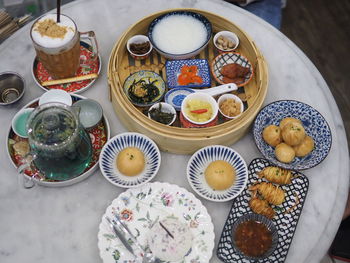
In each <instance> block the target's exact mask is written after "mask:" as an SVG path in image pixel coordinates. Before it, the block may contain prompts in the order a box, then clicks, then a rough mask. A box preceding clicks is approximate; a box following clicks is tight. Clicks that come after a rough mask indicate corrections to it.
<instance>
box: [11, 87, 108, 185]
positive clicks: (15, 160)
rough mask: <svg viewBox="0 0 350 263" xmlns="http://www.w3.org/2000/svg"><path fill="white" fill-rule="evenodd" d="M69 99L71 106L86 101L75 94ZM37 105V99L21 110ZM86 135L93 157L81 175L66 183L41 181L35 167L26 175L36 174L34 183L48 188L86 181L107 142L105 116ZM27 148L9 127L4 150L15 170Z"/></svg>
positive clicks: (26, 144) (95, 166)
mask: <svg viewBox="0 0 350 263" xmlns="http://www.w3.org/2000/svg"><path fill="white" fill-rule="evenodd" d="M71 97H72V100H73V105H74V103H75V102H77V101H79V100H82V99H86V98H85V97H83V96H79V95H76V94H71ZM38 103H39V98H37V99H35V100H32V101H31V102H29V103H28V104H27V105H25V106H24V107H23V108H36V107H37V106H38ZM88 133H89V135H90V138H91V143H92V148H93V155H92V156H93V157H92V161H91V162H90V164H89V166H88V167H87V168H86V170H85V171H84V172H83V173H82V174H81V175H79V176H77V177H74V178H72V179H70V180H66V181H49V180H43V179H42V178H43V177H42V175H41V174H40V173H39V172H38V171H37V169H36V168H35V167H34V170H31V171H30V172H28V173H27V175H28V176H33V174H36V175H35V176H36V177H34V181H35V182H36V183H37V184H38V185H43V186H48V187H61V186H68V185H72V184H75V183H78V182H80V181H82V180H84V179H86V178H87V177H89V176H90V175H91V174H93V172H94V171H95V170H96V169H97V166H98V159H99V156H100V152H101V149H102V147H103V146H104V145H105V144H106V142H107V141H108V140H109V137H110V128H109V123H108V119H107V118H106V116H103V118H102V120H101V121H100V122H99V123H98V125H96V126H95V127H94V128H92V129H89V130H88ZM15 145H16V146H15ZM27 147H29V144H28V139H24V138H20V137H19V136H17V135H16V134H15V133H14V132H13V130H12V128H11V127H10V129H9V132H8V138H7V140H6V149H7V153H8V156H9V158H10V160H11V163H12V164H13V166H14V167H15V168H16V169H17V167H18V166H19V165H20V164H21V163H22V162H23V158H24V156H25V154H26V149H27ZM15 149H17V150H15Z"/></svg>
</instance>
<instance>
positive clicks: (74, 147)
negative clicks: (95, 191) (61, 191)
mask: <svg viewBox="0 0 350 263" xmlns="http://www.w3.org/2000/svg"><path fill="white" fill-rule="evenodd" d="M78 116H79V107H74V106H72V107H70V106H68V105H65V104H63V103H58V102H50V103H45V104H43V105H41V106H39V107H37V108H36V109H35V110H34V111H33V112H32V113H31V115H30V116H29V119H28V121H27V125H26V127H27V133H28V141H29V147H30V152H29V154H27V156H26V157H25V159H24V164H22V165H21V166H19V167H18V171H19V173H20V177H21V180H22V183H23V186H24V188H31V187H33V186H34V185H35V182H34V181H33V179H34V178H35V177H36V176H37V175H36V174H35V173H34V174H33V176H32V177H30V178H28V177H27V175H25V171H26V170H27V169H28V168H30V169H32V171H33V170H35V169H33V168H36V169H37V170H39V171H40V173H41V176H40V180H55V181H64V180H69V179H72V178H74V177H76V176H78V175H80V174H81V173H83V172H84V170H85V169H86V168H87V167H88V166H89V163H90V161H91V159H92V144H91V139H90V136H89V135H88V133H87V132H86V131H85V130H84V128H83V127H82V125H81V123H80V122H79V118H78ZM33 165H34V167H33Z"/></svg>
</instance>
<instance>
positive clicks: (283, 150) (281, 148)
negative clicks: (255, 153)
mask: <svg viewBox="0 0 350 263" xmlns="http://www.w3.org/2000/svg"><path fill="white" fill-rule="evenodd" d="M275 155H276V158H277V160H279V161H280V162H282V163H290V162H291V161H293V159H294V157H295V152H294V149H293V148H292V147H291V146H289V145H288V144H285V143H280V144H279V145H277V146H276V148H275Z"/></svg>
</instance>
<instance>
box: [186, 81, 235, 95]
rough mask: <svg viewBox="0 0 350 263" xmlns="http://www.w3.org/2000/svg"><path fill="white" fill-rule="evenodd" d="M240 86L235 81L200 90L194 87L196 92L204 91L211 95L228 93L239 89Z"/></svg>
mask: <svg viewBox="0 0 350 263" xmlns="http://www.w3.org/2000/svg"><path fill="white" fill-rule="evenodd" d="M237 89H238V87H237V85H236V84H235V83H227V84H223V85H220V86H217V87H213V88H209V89H200V90H194V89H192V90H193V91H194V92H202V93H206V94H209V95H210V96H217V95H220V94H223V93H227V92H230V91H234V90H237Z"/></svg>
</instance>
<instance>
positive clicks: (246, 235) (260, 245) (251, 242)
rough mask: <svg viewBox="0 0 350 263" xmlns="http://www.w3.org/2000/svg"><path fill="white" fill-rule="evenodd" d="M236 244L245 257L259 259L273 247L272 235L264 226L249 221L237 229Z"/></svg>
mask: <svg viewBox="0 0 350 263" xmlns="http://www.w3.org/2000/svg"><path fill="white" fill-rule="evenodd" d="M235 242H236V245H237V247H238V248H239V250H240V251H242V253H244V254H245V255H247V256H250V257H259V256H261V255H263V254H264V253H266V252H267V250H269V248H270V247H271V244H272V234H271V232H270V230H269V229H268V228H267V227H266V226H265V225H264V224H262V223H259V222H256V221H253V220H248V221H246V222H243V223H241V224H240V225H239V226H238V227H237V230H236V235H235Z"/></svg>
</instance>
